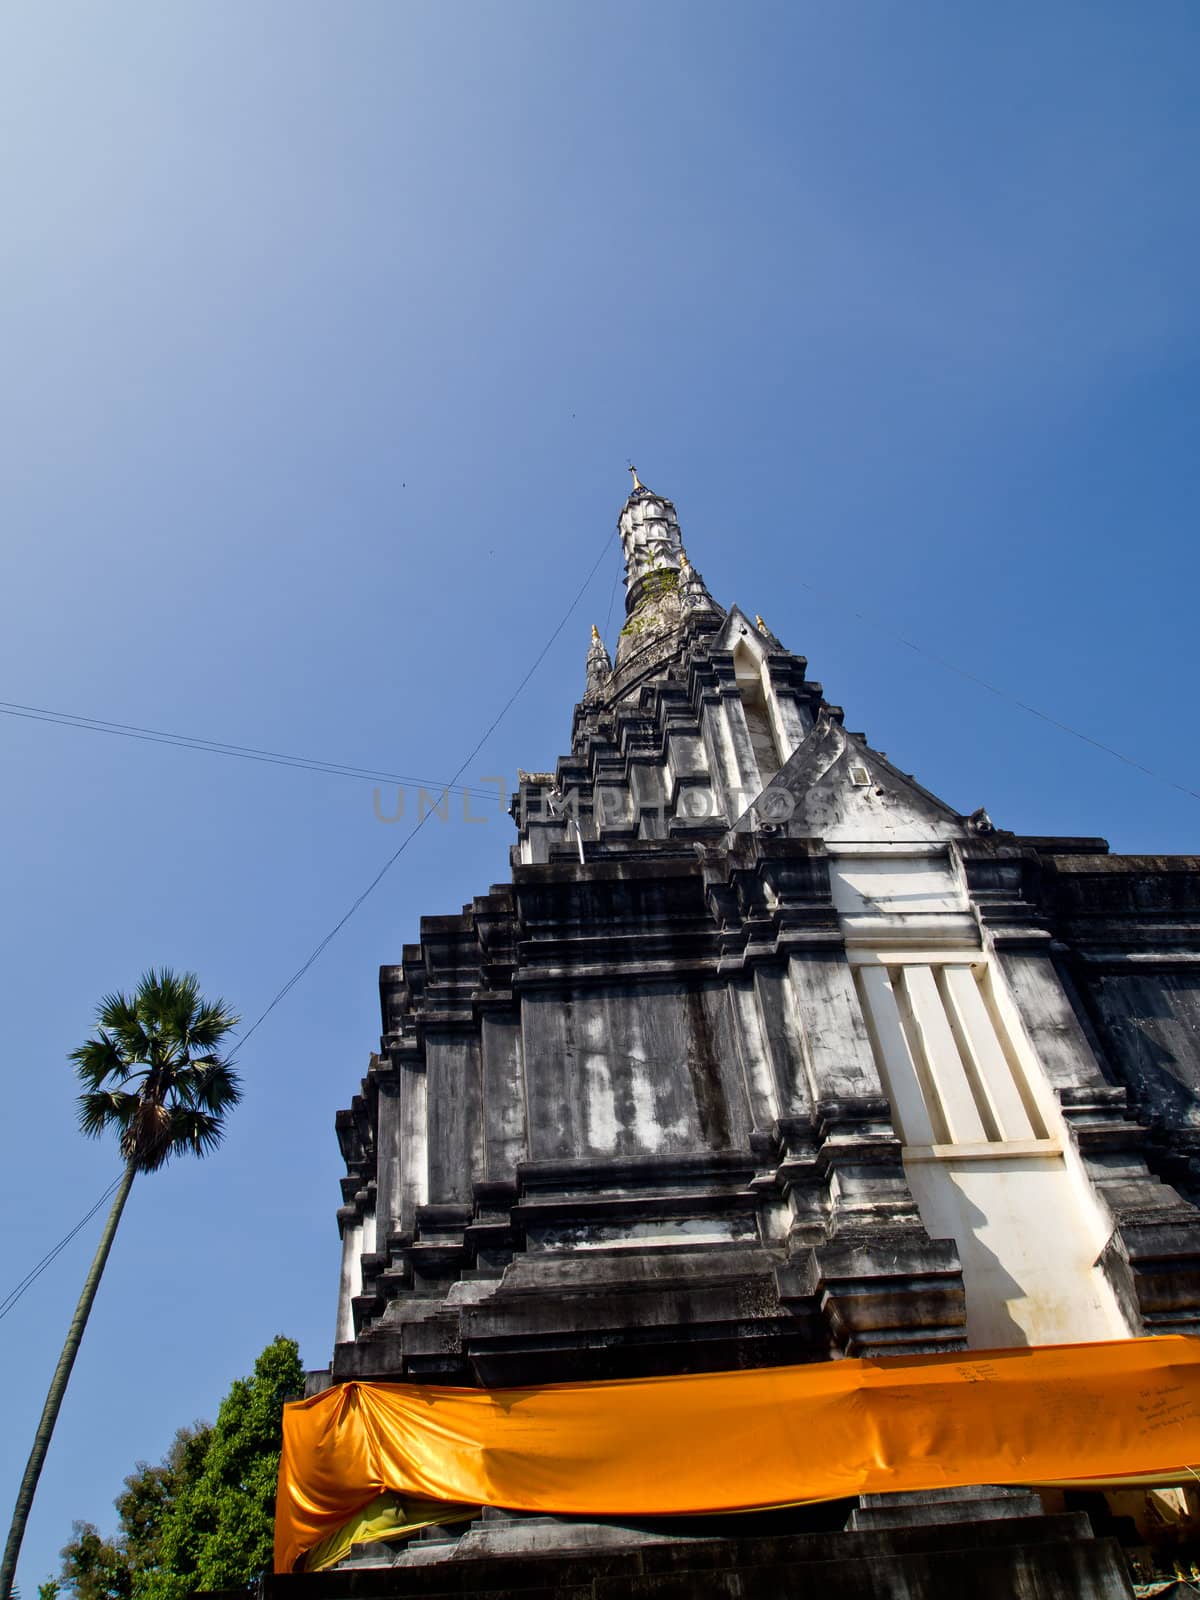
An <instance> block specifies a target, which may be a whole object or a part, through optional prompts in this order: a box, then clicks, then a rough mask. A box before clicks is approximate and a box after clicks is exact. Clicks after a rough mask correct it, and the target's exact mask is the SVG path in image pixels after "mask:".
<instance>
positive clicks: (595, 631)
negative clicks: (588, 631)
mask: <svg viewBox="0 0 1200 1600" xmlns="http://www.w3.org/2000/svg"><path fill="white" fill-rule="evenodd" d="M592 643H593V644H599V643H600V629H599V628H598V627H597V626H596V624H595V623H594V622H593V623H592Z"/></svg>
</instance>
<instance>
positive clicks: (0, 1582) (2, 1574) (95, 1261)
mask: <svg viewBox="0 0 1200 1600" xmlns="http://www.w3.org/2000/svg"><path fill="white" fill-rule="evenodd" d="M136 1170H137V1169H136V1168H135V1167H134V1164H133V1162H132V1161H131V1162H129V1163H128V1164H127V1165H126V1167H125V1171H124V1173H123V1174H122V1176H121V1182H120V1184H119V1186H118V1188H117V1192H116V1195H115V1197H114V1199H113V1203H112V1210H111V1211H110V1212H109V1213H108V1221H107V1222H106V1223H105V1224H104V1232H103V1233H102V1234H101V1235H100V1243H99V1244H98V1245H97V1246H96V1254H95V1255H94V1256H93V1258H92V1265H91V1268H90V1270H89V1272H88V1275H87V1280H86V1282H85V1283H84V1285H83V1293H82V1294H81V1295H80V1296H79V1304H78V1305H77V1306H76V1307H75V1315H74V1316H73V1317H72V1318H71V1326H70V1327H69V1328H68V1329H67V1338H66V1342H65V1344H64V1345H63V1348H62V1355H60V1356H59V1358H58V1366H57V1367H55V1369H54V1376H53V1378H52V1379H51V1380H50V1392H49V1394H47V1396H46V1404H45V1405H44V1406H43V1408H42V1419H41V1421H40V1422H39V1423H38V1428H37V1433H36V1434H35V1435H34V1439H33V1449H32V1450H31V1451H30V1452H29V1461H28V1464H27V1465H26V1468H25V1476H24V1477H23V1478H22V1479H21V1487H20V1489H19V1490H18V1491H17V1504H16V1508H15V1509H14V1511H13V1519H12V1527H11V1528H10V1529H9V1530H8V1543H7V1544H6V1545H5V1546H4V1562H3V1565H2V1566H0V1600H11V1596H12V1586H13V1579H14V1578H15V1577H16V1575H17V1557H18V1556H19V1555H20V1553H21V1541H22V1539H24V1537H25V1524H26V1522H27V1521H28V1520H29V1510H30V1507H31V1506H32V1505H33V1493H34V1490H35V1489H36V1488H37V1482H38V1479H39V1478H40V1477H41V1475H42V1466H43V1463H44V1462H45V1460H46V1451H47V1450H48V1449H49V1448H50V1436H51V1434H52V1433H53V1432H54V1424H55V1423H56V1422H57V1421H58V1412H59V1408H60V1406H61V1405H62V1402H63V1396H64V1395H65V1394H66V1392H67V1381H68V1379H69V1378H70V1376H71V1368H72V1367H73V1366H74V1365H75V1357H76V1356H77V1355H78V1354H79V1344H80V1341H81V1339H82V1338H83V1330H84V1328H86V1327H87V1320H88V1317H89V1316H90V1315H91V1311H92V1301H93V1300H94V1299H95V1298H96V1290H97V1289H98V1288H99V1287H100V1277H101V1274H102V1273H103V1271H104V1264H105V1262H106V1261H107V1260H108V1252H109V1251H110V1250H111V1249H112V1242H113V1237H114V1235H115V1234H116V1231H117V1223H118V1222H120V1220H121V1212H122V1211H123V1210H124V1209H125V1202H126V1200H127V1199H128V1198H129V1190H130V1187H131V1186H132V1184H133V1175H134V1172H135V1171H136Z"/></svg>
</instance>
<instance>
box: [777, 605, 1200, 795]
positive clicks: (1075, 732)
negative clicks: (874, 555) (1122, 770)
mask: <svg viewBox="0 0 1200 1600" xmlns="http://www.w3.org/2000/svg"><path fill="white" fill-rule="evenodd" d="M796 581H797V582H798V583H799V585H800V587H801V588H802V589H807V590H808V592H809V594H815V595H816V596H817V598H818V599H819V600H823V601H825V602H826V603H830V602H832V604H833V605H834V606H835V607H838V606H839V605H840V602H839V601H838V599H837V598H836V597H835V596H831V595H828V594H826V593H825V592H824V591H823V590H821V589H818V588H817V587H816V585H815V584H811V583H805V582H804V580H803V579H802V578H798V579H797V580H796ZM841 609H843V610H845V609H846V608H845V607H844V606H843V607H841ZM849 615H850V616H852V617H856V618H857V619H858V621H859V622H863V623H865V624H866V625H867V627H868V628H873V629H874V630H875V632H876V633H880V634H883V635H884V637H885V638H888V639H891V640H892V642H893V643H894V644H902V645H904V646H905V648H906V649H908V650H912V651H914V652H915V654H917V655H919V656H924V657H925V659H926V660H927V661H932V662H935V663H936V664H937V665H938V666H939V667H945V668H946V670H947V671H948V672H956V673H957V674H958V676H959V677H960V678H966V679H967V681H968V682H969V683H975V684H978V685H979V687H980V688H981V689H986V690H987V691H988V693H989V694H994V695H995V696H996V698H997V699H998V700H1007V701H1008V702H1009V703H1010V704H1011V705H1014V706H1019V707H1020V709H1021V710H1022V711H1027V712H1028V713H1029V715H1030V716H1031V717H1037V718H1039V720H1040V721H1042V722H1048V723H1049V724H1050V726H1051V727H1052V728H1058V729H1059V731H1060V732H1062V733H1069V734H1070V735H1071V737H1072V738H1073V739H1081V740H1082V741H1083V743H1084V744H1090V745H1091V746H1092V747H1093V748H1094V749H1096V750H1103V752H1104V753H1105V755H1109V756H1112V757H1113V758H1114V760H1117V761H1121V762H1124V764H1125V765H1126V766H1127V767H1133V768H1134V770H1135V771H1137V772H1141V773H1144V774H1145V775H1146V777H1147V778H1154V779H1155V780H1156V781H1157V782H1158V783H1165V784H1166V785H1167V786H1168V788H1171V789H1177V790H1178V791H1179V793H1180V794H1186V795H1190V796H1191V798H1192V799H1193V800H1200V791H1198V790H1196V789H1189V788H1188V786H1187V784H1186V783H1177V782H1176V781H1175V779H1174V778H1168V777H1167V776H1166V774H1165V773H1162V772H1155V771H1154V769H1153V768H1152V767H1147V766H1143V765H1142V763H1141V762H1140V761H1135V760H1134V759H1133V757H1132V756H1127V755H1124V754H1123V753H1122V752H1121V751H1120V750H1117V749H1115V748H1114V747H1113V746H1112V745H1111V744H1104V743H1102V742H1101V740H1099V739H1093V738H1092V736H1091V734H1090V733H1083V732H1082V731H1081V730H1080V729H1079V728H1073V727H1072V726H1071V724H1070V723H1069V722H1063V721H1062V720H1061V718H1059V717H1052V716H1051V715H1050V713H1049V712H1048V711H1041V710H1039V708H1038V707H1037V706H1031V705H1030V704H1029V703H1028V702H1027V701H1025V700H1021V699H1019V698H1018V697H1017V696H1016V695H1015V694H1013V693H1012V692H1011V691H1010V690H1008V689H999V688H997V687H996V685H995V684H994V683H989V682H988V681H987V679H986V678H981V677H980V676H979V675H978V673H975V672H969V671H968V670H967V668H966V667H960V666H958V665H957V664H956V663H955V662H953V661H947V659H946V658H945V656H939V655H937V654H935V652H934V651H932V650H926V649H925V647H924V646H923V645H919V644H914V643H913V641H912V640H911V639H906V638H905V637H904V635H903V634H901V633H896V632H894V631H893V630H892V629H891V628H888V627H886V626H885V625H884V624H883V623H882V622H879V621H878V620H877V619H876V618H874V617H868V616H866V615H865V614H864V613H863V612H861V611H850V612H849Z"/></svg>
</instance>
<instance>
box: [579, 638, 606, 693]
mask: <svg viewBox="0 0 1200 1600" xmlns="http://www.w3.org/2000/svg"><path fill="white" fill-rule="evenodd" d="M611 676H612V659H611V657H610V656H609V653H608V651H607V650H606V649H605V648H604V640H603V639H602V638H601V637H600V630H599V628H597V626H596V624H595V623H594V622H593V623H592V642H591V644H590V645H589V646H588V653H587V688H586V690H585V691H584V692H585V694H595V693H596V692H597V691H598V690H600V689H602V688H603V687H604V685H605V684H606V683H607V682H608V680H609V678H610V677H611Z"/></svg>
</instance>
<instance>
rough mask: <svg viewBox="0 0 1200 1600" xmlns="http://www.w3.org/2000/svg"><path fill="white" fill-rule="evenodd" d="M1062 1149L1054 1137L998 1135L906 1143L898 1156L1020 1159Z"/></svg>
mask: <svg viewBox="0 0 1200 1600" xmlns="http://www.w3.org/2000/svg"><path fill="white" fill-rule="evenodd" d="M1062 1153H1063V1147H1062V1145H1061V1144H1060V1143H1059V1141H1058V1140H1057V1139H1006V1140H1000V1139H998V1140H997V1141H996V1142H995V1144H906V1145H903V1146H901V1149H900V1159H901V1160H902V1161H904V1162H905V1163H907V1162H910V1161H1021V1160H1026V1161H1027V1160H1028V1159H1029V1157H1030V1156H1042V1157H1045V1158H1046V1159H1047V1160H1050V1159H1056V1158H1057V1157H1059V1156H1061V1155H1062Z"/></svg>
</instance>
